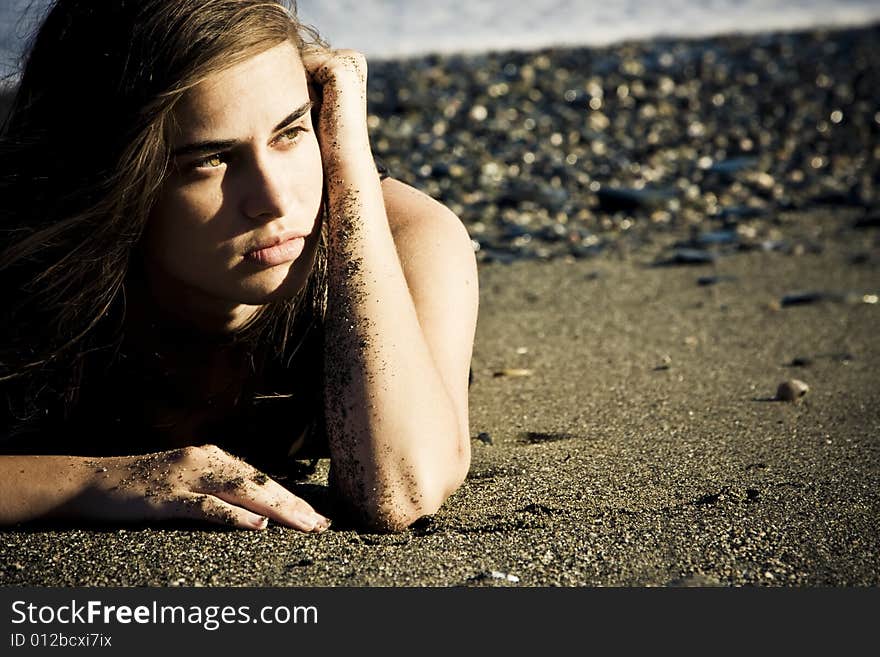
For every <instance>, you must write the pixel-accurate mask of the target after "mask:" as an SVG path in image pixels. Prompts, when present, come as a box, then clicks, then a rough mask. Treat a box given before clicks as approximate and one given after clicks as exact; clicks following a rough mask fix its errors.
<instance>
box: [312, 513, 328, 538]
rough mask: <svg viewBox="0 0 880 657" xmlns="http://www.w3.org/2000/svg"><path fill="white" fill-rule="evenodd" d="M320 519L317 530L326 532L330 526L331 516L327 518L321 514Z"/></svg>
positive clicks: (316, 526)
mask: <svg viewBox="0 0 880 657" xmlns="http://www.w3.org/2000/svg"><path fill="white" fill-rule="evenodd" d="M320 518H321V519H320V520H319V521H318V524H316V525H315V531H316V532H318V533H319V534H320V533H321V532H325V531H327V530H328V529H329V528H330V518H325V517H324V516H320Z"/></svg>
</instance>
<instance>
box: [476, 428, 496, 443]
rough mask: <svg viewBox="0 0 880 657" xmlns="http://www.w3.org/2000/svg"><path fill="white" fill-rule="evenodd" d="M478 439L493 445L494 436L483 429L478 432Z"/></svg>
mask: <svg viewBox="0 0 880 657" xmlns="http://www.w3.org/2000/svg"><path fill="white" fill-rule="evenodd" d="M477 440H479V441H480V442H481V443H483V444H484V445H491V444H492V443H493V440H492V436H491V435H490V434H489V433H488V432H486V431H481V432H480V433H478V434H477Z"/></svg>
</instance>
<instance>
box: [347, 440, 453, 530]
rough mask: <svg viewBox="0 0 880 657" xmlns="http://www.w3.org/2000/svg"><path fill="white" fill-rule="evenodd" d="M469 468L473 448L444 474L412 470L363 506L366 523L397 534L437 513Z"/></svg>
mask: <svg viewBox="0 0 880 657" xmlns="http://www.w3.org/2000/svg"><path fill="white" fill-rule="evenodd" d="M468 446H469V445H468ZM469 467H470V450H467V453H466V454H461V455H459V458H458V459H457V460H456V462H455V463H454V464H450V467H449V469H448V470H447V471H446V472H444V473H443V474H444V476H439V475H438V473H424V474H421V475H418V474H414V473H410V474H409V475H405V476H403V477H400V478H399V479H398V480H397V483H396V485H392V484H388V485H387V486H386V487H384V489H385V492H384V494H380V495H376V496H375V497H373V498H372V499H371V500H370V501H369V503H368V504H366V505H365V506H364V508H362V509H361V514H360V515H361V517H362V518H363V519H364V521H365V523H364V524H365V525H366V526H367V527H368V528H369V529H371V530H374V531H379V532H383V533H396V532H402V531H404V530H406V529H407V528H409V527H410V526H411V525H412V524H413V523H414V522H416V521H417V520H419V519H420V518H423V517H425V516H431V515H434V514H435V513H437V511H439V510H440V507H442V506H443V504H444V503H445V502H446V500H447V499H448V498H449V496H450V495H452V494H453V493H454V492H455V491H456V490H458V488H459V487H460V486H461V484H462V483H463V482H464V479H465V477H466V476H467V473H468V469H469Z"/></svg>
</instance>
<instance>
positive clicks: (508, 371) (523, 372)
mask: <svg viewBox="0 0 880 657" xmlns="http://www.w3.org/2000/svg"><path fill="white" fill-rule="evenodd" d="M534 373H535V372H534V370H530V369H526V368H522V367H508V368H505V369H503V370H496V371H495V372H493V373H492V376H494V377H502V376H510V377H519V376H532V374H534Z"/></svg>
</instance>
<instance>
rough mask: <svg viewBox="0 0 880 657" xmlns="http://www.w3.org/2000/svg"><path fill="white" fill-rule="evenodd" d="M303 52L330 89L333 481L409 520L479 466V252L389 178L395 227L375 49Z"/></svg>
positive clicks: (362, 508) (351, 495) (384, 518)
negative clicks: (380, 139) (378, 164)
mask: <svg viewBox="0 0 880 657" xmlns="http://www.w3.org/2000/svg"><path fill="white" fill-rule="evenodd" d="M303 61H304V63H305V65H306V70H307V71H309V73H310V74H311V76H312V80H313V82H315V83H316V84H317V85H318V86H319V87H320V89H321V96H322V97H321V105H320V112H319V120H318V136H319V141H320V143H321V152H322V157H323V161H324V170H325V179H326V182H327V197H328V203H329V216H328V222H329V225H328V227H327V230H328V237H329V256H328V286H329V290H328V308H327V317H326V323H325V378H326V390H325V413H326V418H327V431H328V440H329V444H330V452H331V459H332V481H331V484H332V486H333V487H334V489H335V491H336V492H337V493H338V495H339V497H340V498H341V499H342V500H343V501H344V502H345V503H346V504H347V506H349V507H350V510H352V511H354V512H355V514H356V515H357V516H358V517H359V518H360V520H361V521H362V522H364V523H366V524H367V525H369V526H372V527H375V528H378V529H383V530H398V529H402V528H404V527H406V526H408V525H409V524H411V523H412V522H413V521H414V520H416V519H417V518H419V517H421V516H423V515H426V514H430V513H433V512H435V511H436V510H437V509H438V508H439V507H440V505H441V504H442V503H443V502H444V501H445V500H446V498H447V497H448V496H449V495H450V494H451V493H452V492H453V491H454V490H455V489H456V488H457V487H458V486H459V485H460V484H461V482H462V481H463V479H464V477H465V475H466V474H467V470H468V467H469V464H470V438H469V429H468V417H467V415H468V408H467V375H468V365H469V362H470V355H471V348H472V344H473V335H474V326H475V323H476V285H477V284H476V266H475V262H474V256H473V251H472V250H471V248H470V241H469V239H467V235H466V233H465V231H464V229H463V228H462V227H461V223H460V222H459V221H458V220H457V218H455V217H454V216H453V215H452V214H451V213H450V212H449V211H448V210H446V209H445V208H443V206H441V205H439V204H437V203H435V202H433V201H431V200H430V199H428V198H427V197H424V196H423V195H420V194H419V193H417V192H415V190H412V189H411V188H407V187H406V186H403V185H401V184H400V183H396V182H394V181H388V182H386V183H384V184H385V186H386V189H387V195H388V198H389V201H390V203H389V207H390V208H392V214H393V215H394V219H395V222H394V230H392V226H391V224H390V223H389V216H388V215H389V213H388V211H387V210H386V199H385V197H384V196H383V189H382V185H381V184H380V182H379V179H378V176H377V175H376V168H375V163H374V161H373V157H372V153H371V150H370V144H369V137H368V132H367V125H366V62H365V61H364V58H363V56H361V55H360V54H358V53H354V52H352V51H333V52H328V51H325V52H320V53H313V54H309V55H306V56H304V58H303ZM420 224H421V225H420ZM395 238H396V239H395ZM396 242H397V244H396Z"/></svg>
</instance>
